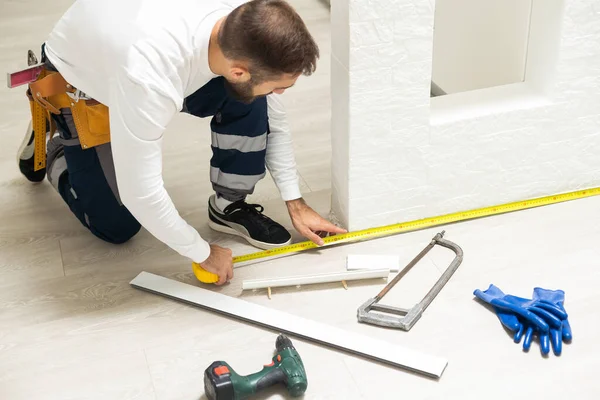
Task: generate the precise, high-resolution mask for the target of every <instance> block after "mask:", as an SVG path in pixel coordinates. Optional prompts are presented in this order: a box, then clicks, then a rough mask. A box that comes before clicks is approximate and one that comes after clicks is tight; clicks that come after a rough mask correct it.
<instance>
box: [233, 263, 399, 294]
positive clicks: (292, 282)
mask: <svg viewBox="0 0 600 400" xmlns="http://www.w3.org/2000/svg"><path fill="white" fill-rule="evenodd" d="M389 274H390V270H389V269H387V268H381V269H374V270H365V271H350V272H348V271H341V272H330V273H326V274H312V275H295V276H286V277H281V278H269V279H250V280H245V281H242V289H244V290H249V289H264V288H274V287H282V286H296V285H310V284H314V283H329V282H344V281H355V280H360V279H377V278H387V277H388V276H389Z"/></svg>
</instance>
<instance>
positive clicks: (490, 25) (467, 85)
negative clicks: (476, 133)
mask: <svg viewBox="0 0 600 400" xmlns="http://www.w3.org/2000/svg"><path fill="white" fill-rule="evenodd" d="M531 4H532V0H437V1H436V3H435V18H434V22H435V25H434V31H433V81H434V82H436V83H437V84H438V85H439V86H440V87H441V88H442V89H443V90H444V91H445V92H446V93H457V92H463V91H467V90H474V89H482V88H486V87H491V86H499V85H506V84H509V83H515V82H522V81H523V79H524V77H525V58H526V54H527V42H528V36H529V34H528V33H529V17H530V14H531Z"/></svg>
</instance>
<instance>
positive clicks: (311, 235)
mask: <svg viewBox="0 0 600 400" xmlns="http://www.w3.org/2000/svg"><path fill="white" fill-rule="evenodd" d="M287 207H288V212H289V213H290V218H291V219H292V223H293V224H294V228H296V230H297V231H298V233H300V234H301V235H302V236H304V237H306V238H307V239H309V240H312V241H313V242H314V243H315V244H317V245H319V246H322V245H324V244H325V242H323V239H321V236H320V235H322V236H323V237H324V236H326V235H327V233H329V234H336V233H346V232H347V231H346V230H345V229H342V228H339V227H337V226H335V225H333V224H332V223H331V222H329V221H327V220H326V219H324V218H323V217H321V216H320V215H319V214H317V212H316V211H314V210H313V209H312V208H310V207H309V206H308V204H306V202H305V201H304V199H297V200H291V201H288V202H287Z"/></svg>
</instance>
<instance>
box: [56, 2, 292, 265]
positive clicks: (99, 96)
mask: <svg viewBox="0 0 600 400" xmlns="http://www.w3.org/2000/svg"><path fill="white" fill-rule="evenodd" d="M245 2H246V0H210V1H207V0H169V1H158V0H126V1H123V0H77V1H76V2H75V3H74V4H73V5H72V6H71V8H70V9H69V10H67V12H66V13H65V15H64V16H63V17H62V18H61V19H60V20H59V21H58V23H57V24H56V26H55V27H54V29H53V30H52V32H51V34H50V36H49V38H48V40H47V41H46V53H47V56H48V59H49V60H50V62H52V63H53V64H54V66H55V67H56V68H57V69H58V70H59V72H60V73H61V74H62V75H63V77H64V78H65V79H66V80H67V82H69V83H71V84H72V85H73V86H74V87H76V88H78V89H80V90H81V91H83V92H85V94H86V95H88V96H89V97H92V98H94V99H96V100H97V101H99V102H101V103H103V104H105V105H107V106H108V107H109V113H110V133H111V143H112V151H113V160H114V166H115V173H116V179H117V185H118V189H119V195H120V197H121V200H122V202H123V204H124V205H125V206H126V207H127V208H128V210H129V211H130V212H131V214H132V215H133V216H134V217H135V218H136V219H137V220H138V221H139V222H140V224H141V225H142V226H143V227H144V228H145V229H147V230H148V231H149V232H150V233H151V234H152V235H154V236H155V237H156V238H158V239H159V240H161V241H162V242H164V243H166V244H167V245H168V246H170V247H171V248H172V249H174V250H175V251H177V252H178V253H179V254H181V255H183V256H186V257H189V258H190V259H191V260H193V261H195V262H202V261H204V260H205V259H206V258H207V257H208V255H209V254H210V247H209V244H208V243H207V241H206V240H204V239H203V238H201V237H200V235H199V234H198V232H197V231H196V229H194V228H193V227H192V226H190V225H189V224H188V223H187V222H186V221H185V220H183V219H182V218H181V216H180V215H179V213H178V211H177V209H176V208H175V206H174V204H173V202H172V201H171V198H170V197H169V194H168V193H167V191H166V190H165V187H164V182H163V179H162V140H163V133H164V131H165V128H166V126H167V125H168V124H169V122H170V121H171V120H172V119H173V118H174V117H175V115H176V114H177V113H179V112H180V111H181V109H182V106H183V100H184V98H185V97H187V96H188V95H190V94H192V93H194V92H195V91H196V90H198V89H199V88H201V87H202V86H204V85H205V84H206V83H208V82H209V81H210V80H211V79H212V78H215V77H216V75H215V74H214V73H213V72H212V71H211V70H210V68H209V64H208V45H209V40H210V35H211V32H212V29H213V27H214V25H215V23H216V22H217V21H218V20H219V19H220V18H221V17H223V16H225V15H227V14H228V13H229V12H230V11H232V10H233V9H234V8H235V7H237V6H238V5H240V4H242V3H245ZM240 34H243V32H240ZM267 99H268V113H269V115H268V117H269V128H270V134H269V135H268V142H267V151H266V164H267V168H268V170H269V172H270V173H271V175H272V177H273V179H274V181H275V183H276V185H277V187H278V189H279V191H280V193H281V196H282V198H283V199H284V200H286V201H287V200H293V199H297V198H299V197H301V194H300V189H299V184H298V175H297V172H296V164H295V160H294V154H293V148H292V138H291V133H290V129H289V126H288V123H287V119H286V113H285V108H284V105H283V103H282V101H281V98H280V95H276V94H271V95H269V96H268V97H267Z"/></svg>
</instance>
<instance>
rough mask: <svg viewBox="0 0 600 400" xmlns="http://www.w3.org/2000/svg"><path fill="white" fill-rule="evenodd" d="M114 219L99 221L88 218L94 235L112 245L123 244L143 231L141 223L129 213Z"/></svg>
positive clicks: (88, 224)
mask: <svg viewBox="0 0 600 400" xmlns="http://www.w3.org/2000/svg"><path fill="white" fill-rule="evenodd" d="M120 214H125V215H121V216H115V217H113V218H102V219H99V220H98V221H95V220H90V219H89V218H87V217H86V223H87V226H88V228H89V230H90V232H92V233H93V234H94V235H96V236H97V237H98V238H100V239H102V240H104V241H105V242H108V243H112V244H123V243H125V242H127V241H129V240H130V239H131V238H133V237H134V236H135V235H136V234H137V233H138V232H139V231H140V229H141V225H140V223H139V222H138V221H137V220H136V219H135V218H134V217H133V216H132V215H131V214H129V212H126V213H120Z"/></svg>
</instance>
